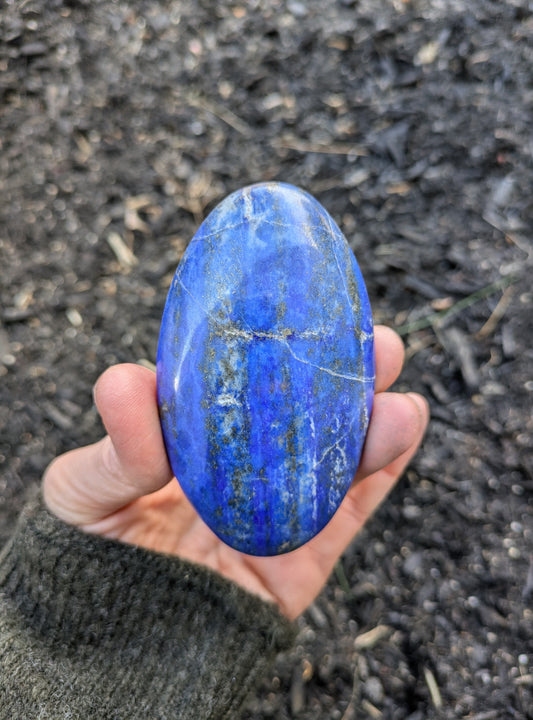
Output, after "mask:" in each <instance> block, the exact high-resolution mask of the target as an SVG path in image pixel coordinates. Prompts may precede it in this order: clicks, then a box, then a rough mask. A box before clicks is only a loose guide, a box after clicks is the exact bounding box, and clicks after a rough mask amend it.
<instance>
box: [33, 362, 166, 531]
mask: <svg viewBox="0 0 533 720" xmlns="http://www.w3.org/2000/svg"><path fill="white" fill-rule="evenodd" d="M94 399H95V403H96V407H97V408H98V411H99V412H100V415H101V417H102V420H103V423H104V425H105V428H106V430H107V432H108V434H107V435H106V437H104V438H103V439H102V440H100V441H99V442H97V443H94V444H93V445H88V446H87V447H83V448H79V449H77V450H72V451H71V452H68V453H66V454H65V455H61V456H60V457H58V458H56V459H55V460H54V461H53V462H52V464H51V465H50V466H49V467H48V469H47V471H46V473H45V475H44V479H43V495H44V499H45V502H46V504H47V506H48V508H49V509H50V510H51V511H52V512H53V513H54V514H55V515H57V516H58V517H60V518H61V519H62V520H64V521H65V522H68V523H71V524H73V525H82V524H87V523H93V522H97V521H98V520H101V519H103V518H104V517H106V516H107V515H110V514H111V513H113V512H115V511H116V510H118V509H120V508H122V507H124V506H125V505H127V504H129V503H131V502H133V501H134V500H136V499H137V498H139V497H141V496H143V495H146V494H148V493H152V492H155V491H156V490H159V489H160V488H161V487H163V486H164V485H166V484H167V483H168V482H169V480H170V479H171V478H172V471H171V469H170V467H169V464H168V460H167V456H166V452H165V446H164V443H163V437H162V434H161V426H160V423H159V416H158V410H157V401H156V379H155V374H154V373H153V372H152V371H150V370H148V369H146V368H143V367H140V366H137V365H131V364H124V365H116V366H114V367H111V368H109V369H108V370H106V371H105V372H104V373H103V375H101V376H100V378H99V380H98V381H97V383H96V385H95V388H94Z"/></svg>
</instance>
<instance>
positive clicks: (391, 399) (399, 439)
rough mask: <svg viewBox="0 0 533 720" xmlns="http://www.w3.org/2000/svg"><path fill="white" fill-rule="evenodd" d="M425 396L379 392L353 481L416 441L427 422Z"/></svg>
mask: <svg viewBox="0 0 533 720" xmlns="http://www.w3.org/2000/svg"><path fill="white" fill-rule="evenodd" d="M428 417H429V410H428V405H427V402H426V400H425V399H424V398H423V397H422V396H421V395H418V394H416V393H406V394H403V393H393V392H388V393H378V394H377V395H376V396H375V397H374V407H373V410H372V416H371V418H370V423H369V426H368V431H367V434H366V439H365V445H364V448H363V453H362V456H361V460H360V462H359V468H358V470H357V474H356V481H357V480H360V479H361V478H363V477H366V476H367V475H371V474H372V473H375V472H377V471H378V470H381V469H382V468H384V467H386V466H387V465H389V464H390V463H391V462H393V461H394V460H395V459H396V458H397V457H399V456H401V455H402V454H403V453H404V452H406V451H407V450H408V449H409V448H410V447H411V446H413V444H414V445H415V446H417V445H418V443H419V442H420V440H421V439H422V437H423V435H424V432H425V429H426V425H427V422H428Z"/></svg>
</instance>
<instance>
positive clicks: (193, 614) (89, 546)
mask: <svg viewBox="0 0 533 720" xmlns="http://www.w3.org/2000/svg"><path fill="white" fill-rule="evenodd" d="M292 636H293V629H292V626H291V624H290V623H289V622H288V621H286V620H285V619H284V618H282V616H281V615H280V613H279V612H278V611H277V610H276V609H275V608H274V607H273V606H270V605H269V604H267V603H264V602H263V601H262V600H260V599H259V598H257V597H255V596H253V595H251V594H248V593H247V592H246V591H244V590H243V589H241V588H239V587H238V586H237V585H235V584H233V583H231V582H229V581H226V580H225V579H223V578H221V577H219V576H218V575H216V574H215V573H213V572H210V571H209V570H206V569H205V568H203V567H200V566H197V565H194V564H192V563H188V562H185V561H183V560H180V559H179V558H175V557H171V556H167V555H162V554H158V553H155V552H150V551H147V550H144V549H141V548H138V547H134V546H131V545H125V544H122V543H120V542H116V541H113V540H107V539H104V538H101V537H98V536H93V535H88V534H85V533H83V532H81V531H80V530H77V529H76V528H73V527H70V526H68V525H66V524H64V523H63V522H61V521H60V520H58V519H57V518H56V517H54V516H53V515H52V514H51V513H49V512H48V511H47V510H46V509H45V507H44V506H43V503H42V500H41V499H37V500H34V501H32V502H31V503H29V504H28V505H27V506H26V508H25V510H24V512H23V514H22V516H21V518H20V520H19V523H18V526H17V528H16V530H15V532H14V535H13V537H12V538H11V540H10V542H9V543H8V544H7V546H6V547H5V548H4V549H3V551H2V553H1V554H0V719H1V720H7V719H9V720H32V719H33V718H35V719H36V718H39V720H49V719H50V720H62V719H63V718H64V719H65V720H66V719H67V718H68V719H69V720H92V719H93V718H94V719H95V720H96V719H97V720H122V719H124V720H136V719H137V718H138V719H139V720H140V719H141V718H142V720H175V719H176V718H180V719H184V720H188V719H189V718H191V719H192V718H194V720H203V719H204V718H212V719H213V720H222V719H224V718H228V719H230V718H231V720H235V718H238V717H239V708H240V707H241V705H242V703H243V701H244V699H245V697H246V695H247V694H248V692H249V691H250V689H251V688H252V686H253V684H254V682H255V681H256V680H257V679H258V677H260V676H261V675H263V674H264V673H265V671H266V670H267V669H268V666H269V663H270V662H271V661H272V660H273V658H274V656H275V655H276V653H277V652H279V651H280V650H283V649H285V648H287V647H288V646H289V645H290V643H291V641H292V639H293V637H292Z"/></svg>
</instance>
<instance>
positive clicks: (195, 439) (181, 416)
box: [157, 183, 374, 555]
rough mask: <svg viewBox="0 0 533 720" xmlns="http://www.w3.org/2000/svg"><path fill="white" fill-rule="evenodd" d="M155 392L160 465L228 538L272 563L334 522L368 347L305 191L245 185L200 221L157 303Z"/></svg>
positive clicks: (339, 251)
mask: <svg viewBox="0 0 533 720" xmlns="http://www.w3.org/2000/svg"><path fill="white" fill-rule="evenodd" d="M157 389H158V402H159V408H160V414H161V422H162V427H163V434H164V439H165V444H166V448H167V453H168V457H169V460H170V463H171V466H172V469H173V471H174V473H175V475H176V477H177V479H178V480H179V482H180V484H181V486H182V488H183V490H184V492H185V494H186V495H187V497H188V498H189V500H190V501H191V502H192V504H193V505H194V507H195V508H196V510H197V511H198V513H199V514H200V516H201V517H202V518H203V520H204V521H205V522H206V523H207V525H209V527H210V528H211V529H212V530H213V531H214V532H215V533H216V534H217V535H218V536H219V537H220V538H221V539H222V540H223V541H224V542H225V543H227V544H228V545H231V546H232V547H234V548H236V549H238V550H241V551H242V552H245V553H249V554H252V555H276V554H280V553H284V552H288V551H289V550H293V549H295V548H297V547H299V546H300V545H302V544H303V543H305V542H307V541H308V540H309V539H310V538H312V537H313V536H314V535H316V534H317V533H318V532H319V531H320V530H321V529H322V528H323V527H324V526H325V525H326V523H327V522H328V521H329V520H330V519H331V518H332V516H333V515H334V513H335V511H336V510H337V509H338V507H339V505H340V503H341V501H342V499H343V497H344V496H345V494H346V492H347V491H348V488H349V487H350V484H351V482H352V480H353V476H354V473H355V471H356V469H357V465H358V463H359V458H360V455H361V450H362V447H363V442H364V439H365V434H366V431H367V427H368V421H369V417H370V412H371V407H372V400H373V395H374V339H373V325H372V315H371V310H370V305H369V301H368V296H367V293H366V289H365V285H364V282H363V278H362V276H361V272H360V270H359V267H358V265H357V262H356V260H355V257H354V255H353V253H352V251H351V250H350V248H349V246H348V243H347V242H346V240H345V238H344V236H343V235H342V233H341V232H340V230H339V229H338V227H337V225H336V224H335V222H334V221H333V220H332V218H331V217H330V215H329V214H328V213H327V212H326V210H325V209H324V208H323V207H322V206H321V205H320V204H319V203H318V202H317V201H316V200H315V199H314V198H313V197H311V196H310V195H308V194H307V193H306V192H303V191H302V190H299V189H298V188H296V187H293V186H291V185H286V184H283V183H263V184H258V185H252V186H250V187H246V188H243V189H242V190H238V191H237V192H234V193H233V194H232V195H230V196H229V197H227V198H226V199H225V200H224V201H223V202H221V203H220V205H218V206H217V207H216V208H215V209H214V210H213V212H212V213H211V214H210V215H209V216H208V217H207V219H206V220H205V221H204V223H203V224H202V225H201V227H200V228H199V230H198V232H197V233H196V235H195V236H194V237H193V239H192V241H191V243H190V244H189V246H188V248H187V251H186V252H185V255H184V257H183V259H182V261H181V263H180V265H179V267H178V269H177V271H176V275H175V277H174V280H173V282H172V286H171V288H170V291H169V294H168V298H167V302H166V306H165V310H164V313H163V320H162V325H161V333H160V338H159V348H158V356H157Z"/></svg>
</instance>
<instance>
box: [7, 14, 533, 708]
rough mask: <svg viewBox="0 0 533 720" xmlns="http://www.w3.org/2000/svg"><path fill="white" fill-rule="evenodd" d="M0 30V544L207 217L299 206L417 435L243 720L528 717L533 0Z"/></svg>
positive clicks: (142, 338)
mask: <svg viewBox="0 0 533 720" xmlns="http://www.w3.org/2000/svg"><path fill="white" fill-rule="evenodd" d="M0 37H1V41H2V44H1V46H0V91H1V95H2V100H1V110H0V112H1V116H0V142H1V153H0V190H1V198H2V200H1V204H0V213H1V217H0V228H1V230H0V283H1V285H0V292H1V305H0V319H1V324H0V376H1V381H0V382H1V385H0V400H1V407H0V463H1V475H0V478H1V479H0V497H1V501H0V502H1V504H0V521H1V537H2V538H5V537H6V536H7V534H8V533H9V529H10V527H11V526H12V524H13V521H14V519H15V515H16V511H17V509H18V508H19V507H20V504H21V502H22V498H23V494H24V490H25V488H27V487H28V486H29V485H30V484H32V483H35V482H37V481H38V479H39V477H40V474H41V472H42V470H43V468H44V467H45V465H46V464H47V463H48V461H49V460H50V459H51V458H52V457H53V456H54V455H56V454H57V453H59V452H61V451H63V450H66V449H68V448H71V447H74V446H76V445H78V444H82V443H83V444H84V443H86V442H88V441H90V440H92V439H95V438H96V437H98V436H99V434H100V432H101V427H100V424H99V421H98V418H97V416H96V412H95V410H94V409H93V407H92V400H91V386H92V384H93V382H94V381H95V379H96V378H97V376H98V374H99V373H100V372H101V371H102V370H103V369H104V368H105V367H107V366H108V365H109V364H111V363H115V362H117V361H139V360H147V361H150V360H153V359H154V355H155V350H156V343H157V335H158V329H159V319H160V315H161V310H162V307H163V304H164V300H165V294H166V289H167V287H168V284H169V279H170V275H171V274H172V273H173V271H174V269H175V266H176V264H177V261H178V259H179V257H180V255H181V253H182V252H183V249H184V247H185V245H186V243H187V241H188V239H189V238H190V237H191V235H192V234H193V232H194V230H195V228H196V227H197V225H198V223H199V221H200V220H201V219H202V218H203V217H204V215H205V214H206V212H208V211H209V209H210V208H211V207H212V206H213V205H214V203H215V202H216V201H218V200H219V199H221V198H222V197H223V196H224V195H225V194H227V193H228V192H230V191H231V190H234V189H236V188H237V187H240V186H242V185H245V184H247V183H250V182H252V181H257V180H263V179H279V180H285V181H288V182H292V183H295V184H297V185H300V186H302V187H304V188H306V189H307V190H309V191H310V192H311V193H313V194H314V195H315V196H316V197H317V198H318V199H319V200H320V201H321V202H322V203H323V204H324V205H325V206H326V207H327V208H328V209H329V211H330V212H331V213H332V215H333V216H334V217H335V218H336V219H337V221H338V222H339V224H340V225H341V227H342V229H343V230H344V232H345V233H346V235H347V237H348V238H349V240H350V242H351V244H352V246H353V248H354V250H355V252H356V254H357V257H358V259H359V262H360V265H361V268H362V269H363V273H364V275H365V277H366V280H367V283H368V288H369V292H370V295H371V298H372V301H373V307H374V311H375V318H376V320H377V321H379V322H385V323H387V324H390V325H392V326H393V327H396V328H397V329H399V330H400V332H402V334H403V336H404V339H405V341H406V345H407V354H408V358H409V360H408V364H407V366H406V368H405V371H404V373H403V375H402V378H401V381H400V383H399V387H401V388H413V389H416V390H419V391H421V392H423V393H424V394H425V395H426V396H427V397H428V398H429V400H430V402H431V405H432V417H433V419H432V424H431V428H430V431H429V433H428V436H427V439H426V441H425V444H424V447H423V449H422V451H421V452H420V454H419V455H418V457H417V459H416V461H415V462H414V463H413V465H412V467H411V469H410V470H409V471H408V473H407V475H406V476H405V478H404V479H403V480H402V482H401V484H400V486H399V487H398V489H397V491H395V493H394V494H393V496H392V498H391V500H390V501H389V502H388V503H387V505H386V506H385V507H383V508H382V510H381V511H380V513H379V514H378V516H377V517H376V518H375V519H374V520H373V521H372V523H371V524H370V525H369V526H368V528H367V529H366V530H365V531H364V532H363V534H362V535H361V536H360V537H359V539H358V540H357V541H356V542H355V543H354V545H353V547H352V548H351V549H350V551H349V552H347V553H346V556H345V557H344V559H343V562H342V566H339V569H338V573H337V574H336V575H335V576H334V577H332V579H331V581H330V583H329V585H328V587H327V588H326V590H325V591H324V593H323V594H322V596H321V597H320V598H319V600H318V601H317V602H316V604H315V606H314V607H313V608H311V610H310V611H309V612H308V613H307V614H306V615H305V617H304V618H302V620H301V622H300V627H301V633H300V635H299V639H298V644H297V647H296V649H295V650H294V652H292V653H291V654H290V655H288V656H286V657H283V658H280V660H279V662H278V665H277V668H276V670H275V675H273V677H271V678H267V679H265V682H264V684H263V687H262V688H261V689H260V690H259V692H258V693H257V695H256V696H255V697H254V698H252V699H251V701H250V704H249V708H248V711H247V713H246V714H245V718H247V720H252V718H253V719H254V720H256V719H259V718H271V717H275V718H305V719H310V718H338V719H342V720H354V719H359V718H361V719H362V718H394V719H396V718H397V719H404V718H409V720H422V719H423V718H427V717H435V718H470V720H473V719H474V718H476V719H477V720H482V719H483V720H492V719H497V720H502V719H505V718H533V501H532V497H533V453H532V445H533V435H532V432H531V431H532V429H533V428H532V425H533V421H532V417H531V404H532V393H533V377H532V363H533V350H532V347H531V337H532V335H533V319H532V305H533V303H532V299H533V294H532V291H531V281H530V275H531V265H532V262H531V261H532V254H533V238H532V228H533V200H532V198H533V174H532V171H533V5H532V3H531V2H528V1H527V0H508V1H507V2H493V1H491V0H468V2H463V1H459V0H411V1H409V0H372V1H371V0H360V1H359V2H358V1H357V0H338V1H337V2H334V1H333V0H331V2H328V1H326V2H324V0H308V1H307V2H299V1H297V0H287V1H286V2H285V0H272V1H267V0H265V1H264V2H263V1H262V0H251V1H250V2H244V1H243V2H240V3H236V2H215V1H214V0H213V1H212V2H208V1H207V0H204V1H203V2H187V1H186V0H167V2H158V1H156V0H151V1H146V2H138V3H129V4H127V3H125V2H110V1H109V2H102V1H98V2H94V1H92V0H78V1H76V0H71V1H70V2H68V1H67V0H64V2H61V1H59V0H47V1H46V2H45V1H44V0H42V1H41V2H35V1H32V0H26V1H25V2H15V1H14V0H11V2H8V3H7V4H4V5H3V7H2V9H1V10H0ZM124 247H126V248H127V249H129V250H131V251H132V253H133V254H128V253H124V252H122V253H121V252H120V249H121V248H124ZM113 248H114V249H113ZM369 631H374V632H373V633H372V634H371V635H370V636H369V635H366V634H365V633H367V632H369Z"/></svg>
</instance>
